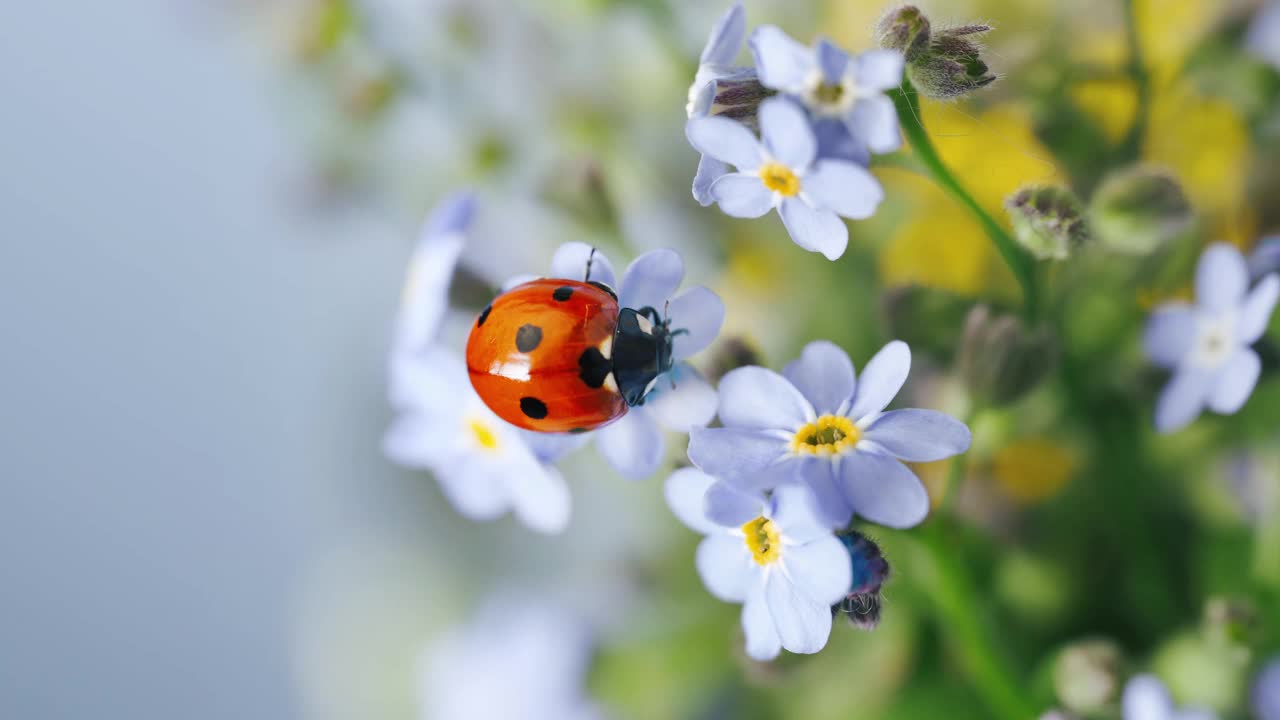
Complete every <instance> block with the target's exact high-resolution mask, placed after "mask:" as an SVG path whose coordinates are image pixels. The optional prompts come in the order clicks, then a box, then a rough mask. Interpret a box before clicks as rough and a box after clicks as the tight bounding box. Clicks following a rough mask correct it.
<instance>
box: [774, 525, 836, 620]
mask: <svg viewBox="0 0 1280 720" xmlns="http://www.w3.org/2000/svg"><path fill="white" fill-rule="evenodd" d="M782 562H783V563H784V564H785V565H786V567H787V574H788V575H790V576H791V582H792V583H794V584H795V586H796V589H797V590H799V591H800V593H801V594H802V595H804V596H805V597H808V598H812V599H813V600H814V601H816V602H819V603H822V604H823V605H826V606H828V607H830V606H831V605H835V604H836V603H838V602H840V601H841V600H842V599H844V597H845V596H846V595H848V594H849V587H850V586H851V585H852V584H853V565H852V563H851V562H850V561H849V551H848V550H845V548H844V545H843V544H842V543H841V542H840V541H839V540H838V539H836V537H835V536H834V535H832V534H831V533H830V532H828V533H827V535H826V537H821V538H818V539H816V540H814V541H812V542H810V543H806V544H804V545H797V546H794V547H788V548H786V549H784V550H783V553H782Z"/></svg>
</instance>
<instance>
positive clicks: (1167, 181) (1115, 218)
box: [1089, 167, 1194, 255]
mask: <svg viewBox="0 0 1280 720" xmlns="http://www.w3.org/2000/svg"><path fill="white" fill-rule="evenodd" d="M1193 220H1194V215H1193V214H1192V211H1191V204H1190V203H1189V202H1187V197H1186V195H1185V194H1184V193H1183V191H1182V185H1180V184H1179V183H1178V181H1177V180H1176V179H1174V178H1173V176H1172V175H1170V174H1169V173H1167V172H1164V171H1162V170H1157V169H1154V168H1149V167H1133V168H1130V169H1128V170H1122V171H1120V172H1117V173H1113V174H1111V175H1109V176H1107V178H1106V179H1104V180H1103V181H1102V185H1101V186H1099V187H1098V189H1097V191H1096V192H1094V194H1093V199H1092V200H1091V201H1090V202H1089V225H1090V227H1092V228H1093V231H1094V233H1095V234H1096V235H1097V238H1098V241H1099V242H1100V243H1102V244H1103V245H1105V246H1106V247H1108V248H1110V249H1112V250H1115V251H1117V252H1122V253H1127V254H1133V255H1145V254H1146V253H1149V252H1152V251H1153V250H1155V249H1157V248H1159V247H1160V246H1162V245H1164V244H1166V243H1168V242H1170V241H1171V240H1173V239H1174V238H1176V237H1177V236H1178V235H1180V234H1181V233H1182V232H1183V231H1185V230H1186V229H1187V228H1188V227H1190V226H1191V223H1192V221H1193Z"/></svg>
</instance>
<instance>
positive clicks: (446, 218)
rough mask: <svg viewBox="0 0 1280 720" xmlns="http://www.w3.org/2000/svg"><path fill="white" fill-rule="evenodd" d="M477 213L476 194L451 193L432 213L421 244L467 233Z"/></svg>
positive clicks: (425, 226) (423, 229)
mask: <svg viewBox="0 0 1280 720" xmlns="http://www.w3.org/2000/svg"><path fill="white" fill-rule="evenodd" d="M475 212H476V196H475V193H472V192H467V191H461V192H453V193H450V194H449V195H447V196H445V198H444V199H443V200H441V201H440V204H439V205H437V206H436V209H435V210H433V211H431V215H430V216H429V217H428V218H427V222H426V224H425V225H424V226H423V228H422V240H421V242H430V241H431V239H432V238H435V237H441V236H445V235H452V234H454V233H464V232H466V231H467V228H469V227H470V226H471V221H472V220H473V219H474V218H475Z"/></svg>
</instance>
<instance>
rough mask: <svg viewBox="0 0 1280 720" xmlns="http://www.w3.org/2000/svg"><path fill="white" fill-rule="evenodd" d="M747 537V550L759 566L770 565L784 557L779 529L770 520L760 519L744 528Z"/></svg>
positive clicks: (743, 531)
mask: <svg viewBox="0 0 1280 720" xmlns="http://www.w3.org/2000/svg"><path fill="white" fill-rule="evenodd" d="M742 533H743V535H745V536H746V541H747V549H748V550H750V551H751V557H752V558H753V559H755V561H756V564H757V565H768V564H769V563H771V562H774V561H776V560H777V559H778V558H779V557H780V556H781V555H782V538H781V537H780V536H779V535H778V527H777V526H776V525H774V524H773V521H772V520H769V519H768V518H763V517H758V518H756V519H755V520H752V521H751V522H749V523H747V524H746V525H743V526H742Z"/></svg>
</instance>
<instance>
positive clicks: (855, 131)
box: [846, 95, 902, 153]
mask: <svg viewBox="0 0 1280 720" xmlns="http://www.w3.org/2000/svg"><path fill="white" fill-rule="evenodd" d="M846 122H848V123H849V125H850V128H849V132H850V134H852V135H854V136H855V137H860V138H863V139H864V140H866V142H867V147H869V148H871V152H875V153H891V152H893V151H894V150H897V149H898V148H900V147H902V133H901V132H900V131H899V130H898V111H897V110H895V109H894V107H893V101H892V100H890V99H889V98H887V97H885V96H884V95H874V96H872V97H868V98H862V99H860V100H858V102H856V103H854V105H853V109H851V110H850V111H849V116H848V118H846Z"/></svg>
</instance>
